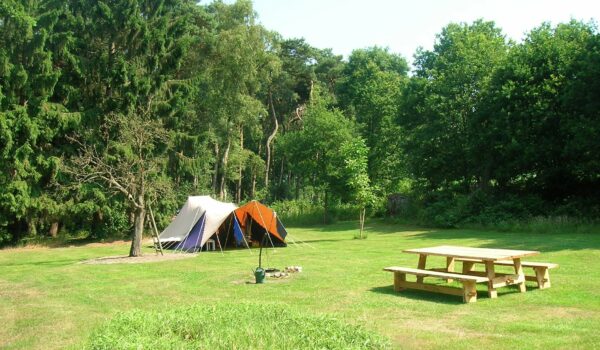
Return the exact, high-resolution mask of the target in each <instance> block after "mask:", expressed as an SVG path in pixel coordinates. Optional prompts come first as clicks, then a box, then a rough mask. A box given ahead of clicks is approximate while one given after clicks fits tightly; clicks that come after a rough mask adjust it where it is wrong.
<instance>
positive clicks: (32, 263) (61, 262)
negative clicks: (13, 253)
mask: <svg viewBox="0 0 600 350" xmlns="http://www.w3.org/2000/svg"><path fill="white" fill-rule="evenodd" d="M84 260H85V259H84V258H77V259H61V260H48V261H27V262H12V263H0V267H14V266H51V267H52V266H54V267H58V266H67V265H72V264H76V263H78V262H80V261H84Z"/></svg>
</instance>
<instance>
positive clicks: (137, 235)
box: [129, 195, 146, 256]
mask: <svg viewBox="0 0 600 350" xmlns="http://www.w3.org/2000/svg"><path fill="white" fill-rule="evenodd" d="M138 200H139V201H140V203H141V204H142V205H141V206H139V207H136V208H135V212H134V216H135V226H134V231H133V239H132V240H131V248H130V249H129V256H141V255H142V236H143V233H144V218H145V217H146V209H145V208H144V195H140V196H138Z"/></svg>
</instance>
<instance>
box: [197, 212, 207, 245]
mask: <svg viewBox="0 0 600 350" xmlns="http://www.w3.org/2000/svg"><path fill="white" fill-rule="evenodd" d="M204 225H206V216H204V223H203V224H202V232H198V238H196V247H197V246H198V242H200V237H202V236H204ZM200 244H202V242H200ZM200 251H202V246H200Z"/></svg>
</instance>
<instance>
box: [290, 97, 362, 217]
mask: <svg viewBox="0 0 600 350" xmlns="http://www.w3.org/2000/svg"><path fill="white" fill-rule="evenodd" d="M331 103H332V100H331V98H330V97H329V96H328V95H327V94H326V93H325V92H323V89H321V88H319V87H317V88H316V89H315V91H314V93H313V99H312V100H311V101H310V102H309V105H308V107H307V110H306V112H305V115H304V118H303V119H302V126H301V128H300V129H298V130H294V131H289V132H288V133H287V134H285V135H284V136H283V137H281V139H280V148H282V149H283V152H284V153H285V155H286V158H287V159H288V160H289V163H288V164H289V165H288V166H289V167H290V170H291V171H292V172H293V173H294V175H295V176H297V177H298V178H299V179H300V180H299V181H301V184H300V185H299V187H300V188H302V189H303V191H304V192H305V194H306V195H309V196H312V197H313V201H314V202H317V201H319V202H321V203H322V204H323V206H324V208H325V215H327V210H328V207H329V205H330V202H331V201H332V199H333V198H334V197H335V198H338V199H339V198H343V197H344V195H345V193H346V190H347V187H346V181H345V179H344V177H343V174H344V170H343V167H344V155H343V154H342V153H341V152H340V146H341V145H343V144H345V143H347V142H351V141H352V140H353V139H355V138H359V137H360V136H359V134H358V132H357V130H356V126H355V125H354V123H353V122H352V121H351V120H349V119H347V118H346V117H345V116H344V115H343V114H342V113H341V112H340V111H339V110H336V109H331ZM325 219H326V218H325Z"/></svg>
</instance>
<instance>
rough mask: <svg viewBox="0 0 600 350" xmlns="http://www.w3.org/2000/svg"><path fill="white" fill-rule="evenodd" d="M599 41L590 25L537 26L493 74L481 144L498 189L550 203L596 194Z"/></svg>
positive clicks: (599, 132)
mask: <svg viewBox="0 0 600 350" xmlns="http://www.w3.org/2000/svg"><path fill="white" fill-rule="evenodd" d="M598 37H599V36H598V34H597V32H596V29H595V27H594V26H593V25H591V24H585V23H582V22H577V21H571V22H569V23H564V24H559V25H557V26H556V27H552V26H550V24H547V23H545V24H542V25H541V26H540V27H538V28H535V29H534V30H532V31H531V32H530V33H529V34H528V35H527V37H526V39H525V41H524V42H523V43H522V44H521V45H518V46H516V47H515V48H513V49H512V50H511V52H510V55H509V57H508V59H507V61H506V63H505V64H504V65H503V66H502V67H501V68H500V69H498V71H497V72H496V74H495V75H494V77H493V80H492V84H491V87H490V93H489V96H488V98H486V101H485V108H486V111H487V113H488V114H489V115H493V116H494V118H492V119H490V120H489V122H488V124H487V125H489V129H491V130H495V131H496V132H495V133H496V136H495V137H493V138H491V137H488V138H487V139H486V140H485V142H487V144H488V145H491V147H490V149H491V150H493V153H492V156H493V159H494V162H493V164H494V165H493V168H492V169H493V173H494V174H495V176H496V179H497V181H498V183H499V184H500V185H501V186H502V187H503V188H504V190H512V191H523V192H527V193H533V194H536V195H541V196H543V197H544V198H545V199H547V200H550V201H562V200H564V199H566V198H569V197H572V196H579V197H587V196H594V195H595V194H597V193H598V192H594V191H593V189H595V188H597V184H598V181H599V180H598V176H597V171H596V169H597V165H598V164H599V161H600V158H599V157H598V152H591V150H592V149H598V147H600V143H598V139H599V138H598V135H599V134H600V130H599V129H598V123H597V120H598V109H597V108H596V107H597V106H598V103H597V102H594V101H596V99H595V98H592V97H591V96H592V95H595V94H596V93H597V92H598V91H599V90H598V83H597V79H598V76H599V75H598V70H597V66H596V64H597V63H598V62H599V57H600V56H599V54H598V43H599V41H598ZM592 67H594V68H592ZM483 142H484V141H483V140H482V144H483Z"/></svg>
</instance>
